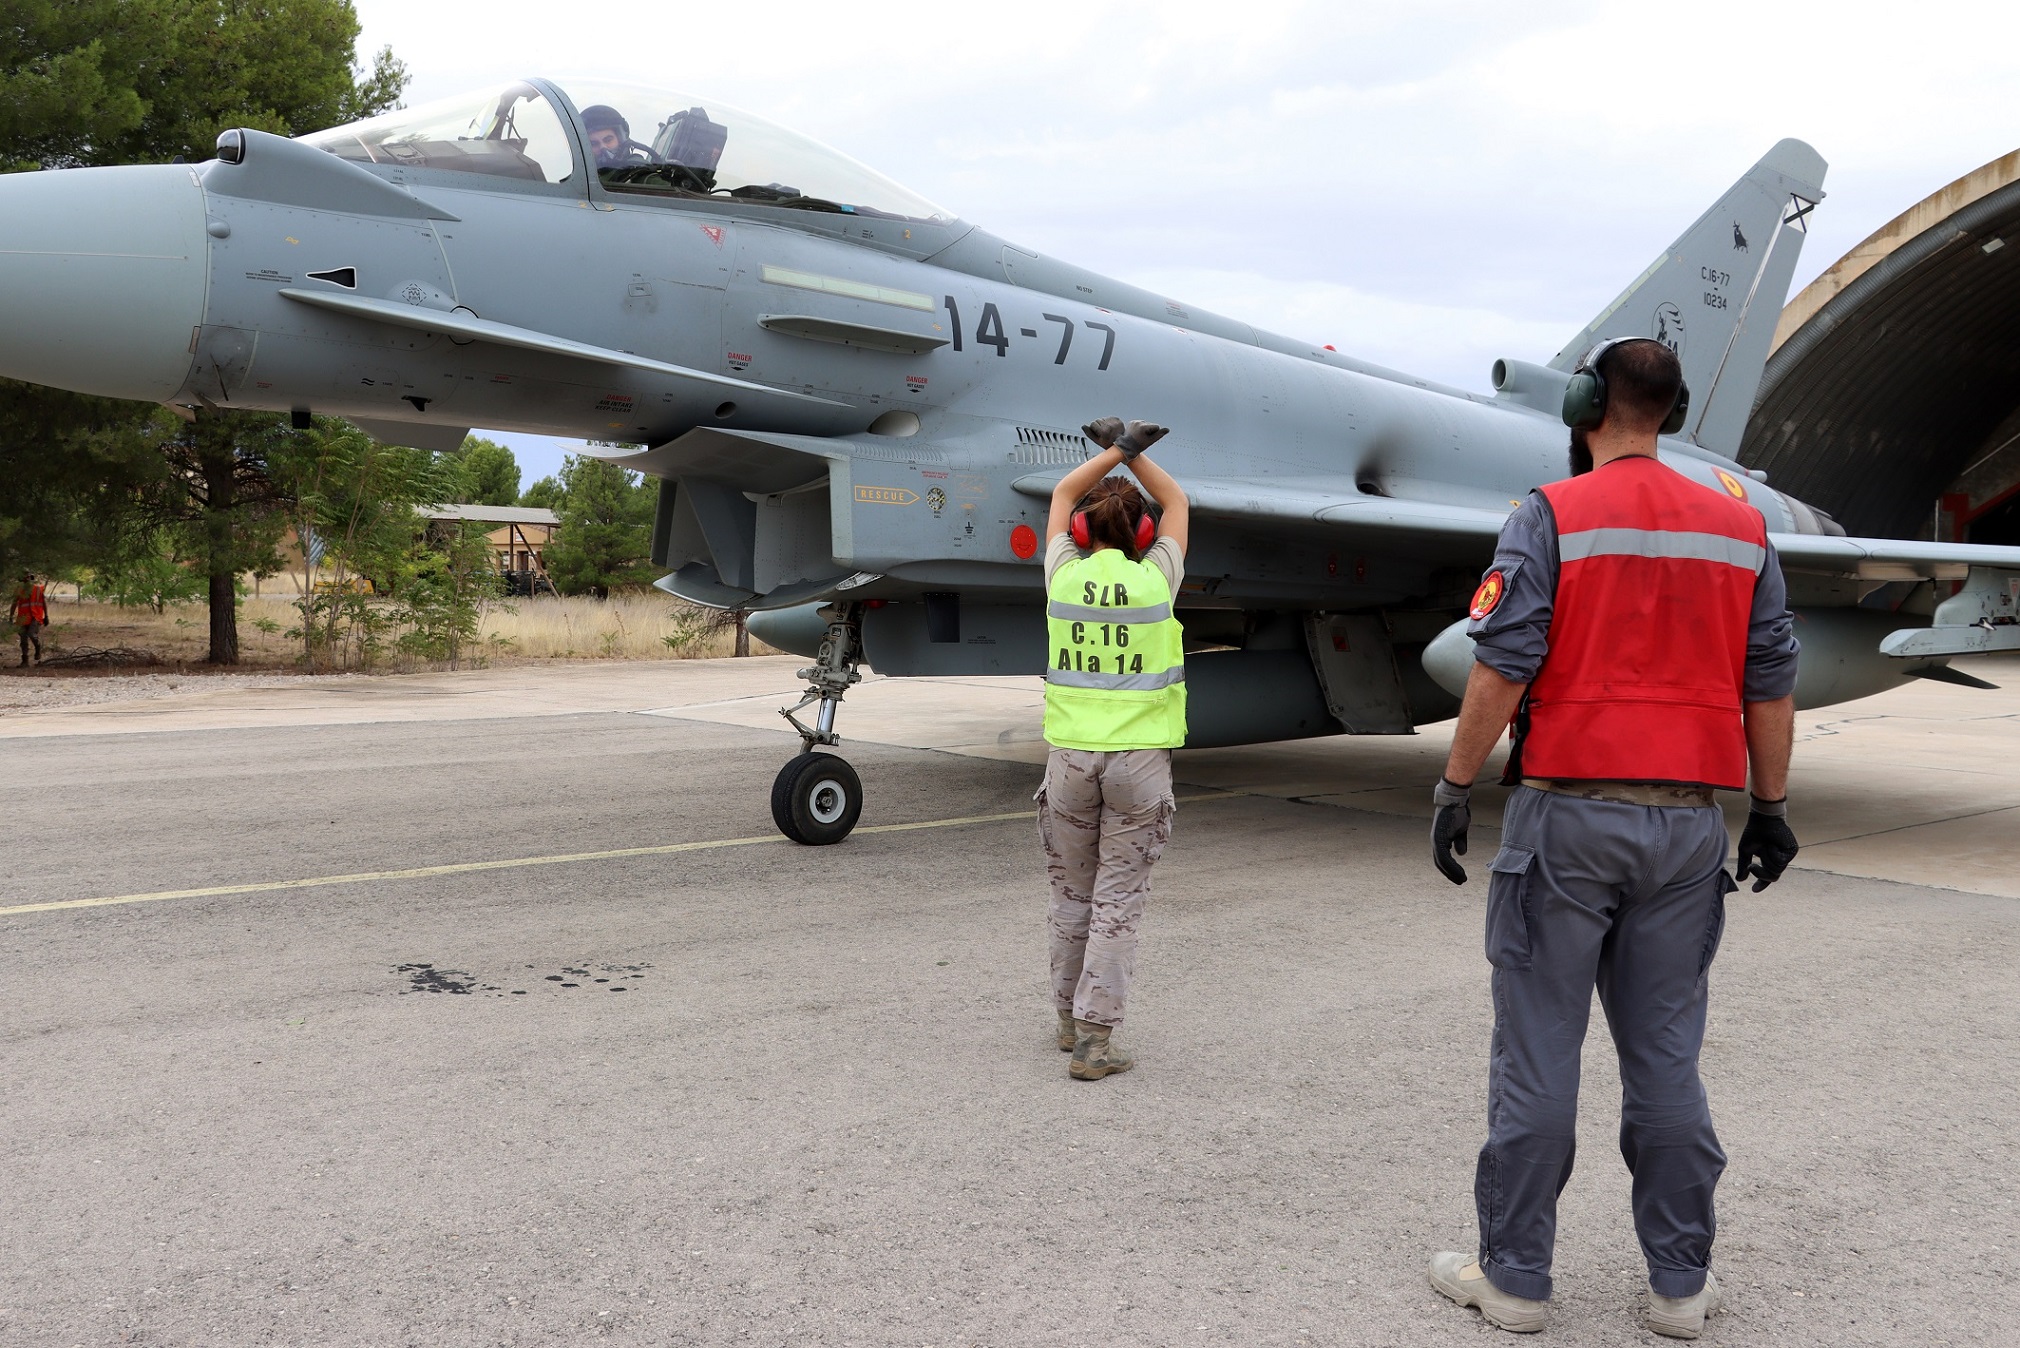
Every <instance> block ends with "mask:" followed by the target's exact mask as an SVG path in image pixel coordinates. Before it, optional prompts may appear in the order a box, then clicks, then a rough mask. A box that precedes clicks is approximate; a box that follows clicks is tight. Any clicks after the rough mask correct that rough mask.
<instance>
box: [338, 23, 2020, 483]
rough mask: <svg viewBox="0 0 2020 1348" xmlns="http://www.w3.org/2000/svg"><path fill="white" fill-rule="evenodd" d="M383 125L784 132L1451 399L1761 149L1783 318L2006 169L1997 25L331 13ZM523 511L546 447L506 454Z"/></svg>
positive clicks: (2013, 33) (2018, 118) (1526, 346)
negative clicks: (1785, 168)
mask: <svg viewBox="0 0 2020 1348" xmlns="http://www.w3.org/2000/svg"><path fill="white" fill-rule="evenodd" d="M357 8H358V13H359V16H360V17H361V19H362V20H363V21H364V35H363V37H362V38H361V39H360V48H361V50H365V51H372V50H376V49H377V48H378V47H380V46H382V45H387V44H390V45H391V46H392V47H393V50H394V52H395V53H396V54H397V55H398V56H399V57H400V58H401V59H402V60H404V61H405V62H406V63H407V65H408V67H409V69H410V70H411V71H412V73H413V83H412V84H411V85H410V87H409V89H408V93H407V102H408V103H409V104H415V103H420V102H424V101H427V100H430V99H434V98H439V97H442V96H444V95H449V94H454V93H457V92H460V91H462V90H466V89H470V88H475V87H478V86H481V85H485V84H490V83H496V82H502V81H504V80H508V79H512V78H514V77H517V76H523V75H547V76H550V77H553V78H555V79H557V80H559V81H560V82H561V83H562V84H563V86H564V87H565V86H566V84H567V77H568V76H569V75H571V74H572V75H577V76H585V75H587V76H602V77H606V78H612V79H620V78H621V79H627V80H633V81H638V82H642V83H651V84H660V85H665V86H667V87H669V88H673V89H677V90H680V91H682V92H692V93H693V94H695V95H697V96H698V97H699V98H700V100H701V101H703V102H706V101H707V99H709V98H715V99H718V100H720V101H722V102H726V103H730V104H733V105H737V106H740V107H743V108H745V109H748V110H749V111H751V112H755V113H759V114H762V115H764V116H768V117H771V118H772V119H774V120H776V121H779V122H783V123H785V124H786V125H788V126H791V127H793V128H794V129H796V130H798V131H801V132H803V133H805V134H808V135H811V136H813V137H814V138H816V139H818V140H822V141H826V142H827V143H828V144H830V145H833V146H835V147H837V148H838V149H841V150H843V151H845V152H846V153H848V154H850V155H853V156H854V157H856V158H857V159H860V160H862V161H864V162H865V163H867V164H869V165H870V166H871V167H873V168H876V169H879V170H881V171H882V172H884V173H886V174H888V175H889V176H891V177H893V178H895V179H897V180H898V181H899V182H900V183H903V184H904V185H905V186H907V187H910V188H911V189H913V190H914V191H916V192H919V193H921V194H923V195H924V196H926V197H928V198H931V199H932V200H934V201H936V202H938V203H939V204H940V205H941V206H943V207H945V208H946V209H948V210H949V211H951V212H952V213H954V214H956V215H958V216H960V217H962V218H963V219H966V220H970V221H973V222H974V223H976V224H979V225H982V226H984V227H985V228H988V229H990V230H992V231H993V232H995V233H997V234H1000V235H1002V236H1003V237H1005V238H1008V239H1010V240H1013V241H1015V242H1017V243H1020V244H1023V245H1025V246H1027V247H1031V248H1035V249H1036V250H1038V251H1040V252H1044V253H1050V254H1052V255H1054V256H1057V257H1061V258H1064V259H1067V260H1069V261H1072V262H1076V263H1079V264H1081V265H1083V266H1087V267H1091V268H1093V269H1094V270H1096V271H1100V272H1104V273H1106V274H1108V275H1111V276H1115V277H1118V278H1121V279H1123V280H1127V281H1132V282H1135V283H1136V284H1139V285H1142V286H1146V287H1149V288H1150V289H1153V290H1159V291H1162V292H1164V293H1166V294H1168V295H1169V296H1171V297H1172V298H1174V299H1177V300H1180V301H1182V302H1184V303H1187V304H1189V305H1195V306H1198V307H1200V308H1206V309H1213V310H1218V311H1220V312H1222V313H1225V314H1228V315H1230V316H1233V317H1236V318H1240V319H1243V320H1245V321H1248V322H1251V323H1254V324H1256V325H1258V326H1260V327H1264V328H1269V329H1273V330H1275V331H1278V332H1282V333H1286V334H1289V335H1291V336H1295V337H1299V338H1303V339H1307V340H1310V341H1314V342H1331V343H1333V344H1334V345H1336V346H1337V347H1339V349H1340V350H1342V351H1345V352H1349V353H1351V354H1353V355H1357V356H1360V357H1362V358H1364V359H1368V360H1373V361H1376V362H1379V363H1381V364H1384V365H1390V366H1395V367H1398V368H1401V369H1404V370H1408V371H1411V372H1413V373H1417V374H1422V375H1426V376H1429V377H1432V378H1436V379H1440V380H1443V381H1446V382H1449V383H1453V384H1457V385H1460V386H1462V387H1467V388H1480V389H1484V388H1486V386H1487V370H1488V367H1489V366H1490V365H1491V364H1492V363H1493V361H1494V358H1495V357H1497V356H1504V355H1505V356H1515V357H1520V358H1524V359H1530V360H1539V361H1541V360H1548V359H1549V358H1550V357H1551V356H1552V355H1553V354H1555V352H1556V351H1557V349H1558V348H1559V347H1560V346H1561V345H1563V343H1564V342H1565V341H1567V340H1569V339H1570V337H1571V336H1572V335H1573V334H1575V333H1576V332H1577V331H1578V330H1579V329H1580V328H1581V327H1582V326H1583V325H1584V324H1585V322H1586V321H1587V320H1588V319H1590V318H1591V317H1592V315H1594V314H1595V313H1597V312H1598V311H1599V310H1600V309H1601V308H1603V307H1604V306H1605V305H1606V304H1607V303H1608V302H1609V301H1610V300H1611V299H1612V298H1613V297H1614V295H1616V294H1617V293H1618V292H1619V291H1620V290H1621V289H1622V287H1624V286H1625V285H1626V284H1627V282H1628V281H1630V280H1632V279H1633V278H1634V277H1635V276H1636V275H1638V274H1639V273H1640V271H1641V270H1642V268H1643V267H1645V266H1646V265H1647V264H1648V263H1649V262H1650V261H1652V260H1653V259H1654V257H1655V256H1656V254H1657V253H1659V252H1660V251H1661V250H1662V249H1663V248H1664V247H1666V246H1667V245H1668V244H1669V243H1670V241H1671V240H1673V239H1674V238H1675V237H1676V236H1677V235H1678V234H1680V233H1681V232H1682V231H1683V229H1684V228H1685V227H1686V226H1687V225H1689V224H1690V222H1691V221H1692V220H1694V219H1695V218H1696V217H1697V215H1698V214H1699V213H1700V212H1701V211H1703V210H1704V208H1705V207H1707V206H1709V205H1710V204H1711V203H1712V202H1713V201H1714V200H1716V199H1717V198H1718V196H1719V195H1720V194H1721V193H1722V192H1723V191H1724V189H1725V188H1726V187H1727V186H1728V185H1730V184H1731V182H1732V181H1733V180H1734V179H1735V178H1737V177H1739V176H1740V175H1741V174H1742V173H1744V172H1745V171H1746V169H1747V168H1748V167H1749V166H1751V165H1752V164H1753V162H1754V161H1755V160H1756V159H1758V158H1759V157H1760V156H1761V155H1762V154H1763V153H1764V152H1765V151H1766V150H1767V148H1768V147H1769V146H1770V145H1772V144H1773V143H1774V142H1775V141H1776V140H1779V139H1780V138H1781V137H1783V136H1796V137H1800V138H1801V139H1803V140H1807V141H1808V142H1810V143H1811V144H1812V145H1814V146H1816V148H1817V149H1818V150H1819V151H1820V152H1821V153H1822V154H1823V156H1824V158H1825V159H1826V160H1828V161H1829V162H1830V166H1831V168H1830V174H1829V176H1828V178H1827V179H1826V180H1825V188H1826V191H1827V192H1828V193H1829V196H1828V199H1827V200H1826V201H1825V202H1824V204H1823V205H1822V206H1821V207H1820V208H1819V209H1818V210H1817V212H1816V214H1815V215H1814V216H1813V217H1812V219H1813V222H1814V224H1813V228H1812V229H1811V232H1810V235H1809V240H1808V242H1807V244H1806V245H1805V248H1804V253H1803V256H1802V259H1801V264H1800V266H1799V267H1798V270H1797V273H1796V286H1797V288H1800V287H1801V286H1802V285H1803V284H1805V283H1806V282H1808V281H1809V280H1810V279H1811V278H1812V277H1814V276H1815V275H1816V274H1817V273H1818V272H1820V271H1822V270H1823V269H1824V268H1826V267H1828V266H1829V265H1830V264H1831V263H1832V262H1834V261H1835V260H1836V259H1837V258H1838V257H1839V256H1841V255H1842V254H1843V253H1845V252H1846V251H1847V250H1848V249H1850V248H1851V247H1852V246H1853V245H1854V244H1856V243H1857V242H1858V241H1859V240H1860V239H1862V238H1864V237H1865V236H1866V235H1868V234H1870V233H1871V232H1872V231H1873V230H1875V229H1876V228H1878V227H1879V226H1881V225H1882V224H1884V223H1886V222H1887V221H1888V220H1889V219H1891V218H1892V217H1894V216H1895V215H1897V214H1899V213H1900V212H1901V211H1903V210H1905V209H1907V208H1908V207H1909V206H1911V205H1913V204H1914V203H1915V202H1917V201H1919V200H1920V199H1921V198H1923V197H1924V196H1926V195H1928V194H1929V193H1930V192H1932V191H1934V190H1935V189H1936V188H1939V187H1941V186H1942V185H1943V184H1945V183H1947V182H1950V181H1951V180H1953V179H1955V178H1957V177H1959V176H1961V175H1963V174H1965V173H1967V172H1969V171H1970V170H1972V169H1974V168H1976V167H1978V166H1979V165H1980V164H1982V163H1985V162H1986V161H1987V160H1990V159H1994V158H1997V157H1998V156H2000V155H2002V154H2005V153H2007V152H2008V151H2010V150H2012V149H2014V148H2015V147H2016V146H2020V5H2015V4H2013V3H2011V0H2007V3H2001V4H1993V3H1975V2H1974V3H1943V2H1942V0H1935V2H1933V3H1923V4H1920V5H1915V6H1907V7H1904V6H1901V5H1898V4H1888V5H1885V6H1880V5H1864V4H1858V3H1849V4H1837V5H1831V6H1823V5H1818V4H1815V3H1808V4H1796V3H1786V2H1785V0H1754V2H1752V3H1724V2H1723V0H1716V2H1713V0H1676V2H1675V3H1670V4H1661V5H1648V4H1636V5H1631V6H1630V5H1625V4H1607V5H1602V4H1591V3H1551V2H1550V0H1542V2H1540V3H1528V4H1510V3H1507V0H1496V2H1495V3H1472V2H1471V0H1455V2H1453V3H1432V2H1427V0H1418V2H1417V3H1412V4H1408V5H1397V4H1392V3H1390V4H1382V5H1380V6H1375V5H1362V4H1355V3H1345V4H1342V3H1339V0H1332V3H1314V4H1301V3H1274V2H1272V0H1243V2H1242V3H1237V4H1227V3H1214V4H1204V3H1191V2H1190V0H1161V2H1160V3H1156V4H1136V3H1104V2H1103V0H1064V2H1061V0H1023V3H1020V4H1017V5H931V4H920V3H916V2H915V3H908V4H885V3H878V2H877V0H857V3H854V4H850V5H847V6H840V5H834V4H832V3H815V4H808V3H799V2H798V0H769V2H768V3H764V4H756V5H746V4H716V5H699V4H668V3H665V0H655V2H653V3H643V2H641V0H596V3H594V4H577V5H560V6H558V5H554V4H552V3H543V4H532V3H523V2H522V0H491V3H488V4H482V5H480V4H473V3H456V4H449V3H441V2H440V0H432V2H431V3H426V4H421V3H414V0H357ZM505 438H507V439H509V440H510V442H511V443H512V444H513V445H514V448H515V450H516V451H517V452H518V455H519V458H520V461H521V463H522V464H523V465H524V467H525V470H526V472H525V481H526V482H528V483H530V482H531V481H532V480H533V479H534V478H536V477H538V476H540V475H541V474H543V473H548V472H552V471H554V470H555V469H556V468H557V467H558V466H559V463H560V457H561V454H562V453H563V452H564V451H565V449H566V448H567V447H568V446H567V445H566V444H565V443H564V442H560V441H552V440H549V439H547V438H545V437H539V436H519V435H514V436H510V437H505Z"/></svg>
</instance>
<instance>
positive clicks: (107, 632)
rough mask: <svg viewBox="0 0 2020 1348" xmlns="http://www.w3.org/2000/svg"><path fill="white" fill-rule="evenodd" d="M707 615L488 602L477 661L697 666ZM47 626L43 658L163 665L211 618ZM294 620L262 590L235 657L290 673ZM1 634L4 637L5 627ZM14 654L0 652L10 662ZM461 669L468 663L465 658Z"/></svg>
mask: <svg viewBox="0 0 2020 1348" xmlns="http://www.w3.org/2000/svg"><path fill="white" fill-rule="evenodd" d="M709 613H710V611H709V610H706V609H699V608H696V607H695V606H693V605H691V604H685V603H682V602H681V601H680V600H677V599H674V598H673V597H671V596H670V595H664V594H660V593H658V592H657V591H654V592H652V593H650V594H628V595H617V596H615V597H613V598H611V599H608V600H603V601H598V600H595V599H589V598H585V597H576V598H556V597H555V596H552V595H543V596H541V597H539V598H537V599H514V600H510V601H507V602H506V603H505V604H502V605H498V604H494V605H493V606H491V607H490V608H489V610H488V611H487V612H486V613H485V615H484V622H483V626H482V629H481V636H482V641H481V645H480V648H479V650H477V651H476V652H473V654H474V655H475V656H476V657H477V661H476V662H478V663H489V664H494V665H500V664H515V663H518V662H520V661H531V660H672V659H704V658H709V657H714V656H726V655H732V654H734V653H735V646H736V632H735V629H734V628H723V629H720V630H714V631H711V630H708V627H709V623H708V618H709ZM49 617H50V620H51V621H50V626H49V630H48V631H46V632H44V633H43V636H42V642H43V648H44V649H45V650H46V651H47V652H48V653H49V654H52V655H60V654H62V653H63V652H65V651H76V650H80V649H82V648H84V647H91V646H95V647H101V648H112V647H118V646H128V647H134V648H138V649H144V650H150V651H153V652H154V653H156V654H157V655H159V656H160V657H161V659H162V661H163V663H164V664H167V665H173V666H186V665H187V666H194V665H199V664H201V663H202V661H203V658H204V656H205V655H206V654H207V653H208V651H209V646H210V619H209V617H208V615H207V613H206V610H205V608H204V606H203V605H202V604H180V605H176V606H173V607H171V608H169V609H168V610H167V611H166V612H164V613H161V614H159V615H157V614H154V613H151V612H149V611H148V610H147V609H144V608H120V607H118V606H117V605H114V604H104V603H98V602H96V601H86V602H83V603H79V602H77V601H76V600H75V599H74V598H71V597H69V596H67V595H57V596H54V597H53V599H52V602H51V604H50V611H49ZM300 622H301V614H300V613H299V612H297V611H296V609H295V606H294V603H293V601H292V598H291V597H290V596H288V595H287V594H284V593H283V594H273V593H268V594H265V595H262V596H259V597H257V598H255V597H253V596H250V595H248V596H247V597H246V598H245V600H244V601H243V602H242V603H241V605H240V607H239V623H238V633H239V654H240V657H241V659H242V660H243V662H244V664H245V665H246V666H247V667H250V668H253V669H292V668H295V667H297V666H299V664H300V663H301V654H302V648H301V641H300V639H299V638H297V639H295V640H293V641H290V640H288V638H287V637H286V636H285V633H286V632H287V631H288V629H289V628H291V627H295V626H297V625H298V624H299V623H300ZM0 635H4V636H5V637H8V638H11V637H12V635H13V629H12V628H7V629H5V630H4V632H0ZM751 653H752V654H753V655H773V654H776V652H774V651H773V650H772V649H771V648H770V647H769V646H766V645H765V644H764V643H763V642H761V641H757V640H753V641H752V642H751ZM14 658H15V656H14V651H13V649H12V643H11V641H10V642H9V644H8V649H7V650H5V651H0V660H4V661H5V662H6V663H10V664H11V663H12V661H13V659H14ZM463 663H470V662H469V661H465V662H463Z"/></svg>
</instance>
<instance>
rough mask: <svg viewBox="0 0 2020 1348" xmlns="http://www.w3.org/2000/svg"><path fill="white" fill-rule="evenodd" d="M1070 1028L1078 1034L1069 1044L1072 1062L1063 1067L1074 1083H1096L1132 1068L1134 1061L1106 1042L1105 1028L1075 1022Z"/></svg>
mask: <svg viewBox="0 0 2020 1348" xmlns="http://www.w3.org/2000/svg"><path fill="white" fill-rule="evenodd" d="M1073 1027H1074V1028H1075V1029H1076V1030H1078V1031H1079V1032H1080V1033H1079V1036H1078V1037H1077V1038H1075V1039H1074V1041H1073V1061H1072V1062H1070V1063H1068V1064H1066V1074H1067V1075H1068V1076H1070V1077H1072V1078H1073V1079H1074V1080H1075V1081H1099V1080H1101V1078H1103V1077H1105V1076H1108V1075H1110V1074H1111V1073H1114V1072H1127V1071H1128V1070H1129V1069H1130V1068H1132V1067H1134V1066H1136V1059H1134V1058H1132V1057H1130V1056H1129V1055H1128V1054H1127V1053H1124V1052H1123V1051H1122V1050H1121V1049H1118V1048H1116V1047H1115V1046H1114V1045H1113V1044H1111V1043H1109V1042H1108V1035H1109V1027H1108V1026H1106V1025H1096V1024H1095V1023H1094V1022H1093V1021H1091V1020H1076V1021H1074V1022H1073Z"/></svg>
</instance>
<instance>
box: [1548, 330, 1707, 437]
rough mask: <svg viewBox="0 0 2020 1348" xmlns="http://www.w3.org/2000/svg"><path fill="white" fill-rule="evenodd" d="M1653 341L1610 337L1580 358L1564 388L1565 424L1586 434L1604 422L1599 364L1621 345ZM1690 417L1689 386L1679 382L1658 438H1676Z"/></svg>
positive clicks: (1604, 403)
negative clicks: (1684, 421)
mask: <svg viewBox="0 0 2020 1348" xmlns="http://www.w3.org/2000/svg"><path fill="white" fill-rule="evenodd" d="M1654 340H1655V339H1654V338H1653V337H1609V338H1607V339H1606V340H1605V341H1603V342H1600V343H1599V344H1598V345H1596V346H1594V347H1593V348H1592V349H1591V350H1590V351H1587V352H1586V353H1585V354H1584V355H1583V356H1581V357H1579V360H1578V365H1577V368H1575V369H1574V370H1572V372H1571V382H1570V383H1568V384H1566V385H1565V386H1564V424H1565V425H1567V426H1571V427H1575V428H1577V429H1580V430H1587V431H1589V430H1591V429H1592V428H1593V427H1594V426H1597V425H1598V424H1599V423H1600V422H1602V421H1604V420H1606V377H1605V376H1604V375H1602V374H1600V373H1599V362H1600V361H1601V360H1603V359H1604V358H1605V356H1606V353H1607V352H1609V351H1611V350H1612V349H1613V348H1614V347H1616V346H1619V345H1621V344H1622V343H1625V342H1652V341H1654ZM1689 415H1690V385H1688V384H1685V383H1683V382H1681V381H1678V383H1677V386H1676V401H1675V402H1674V403H1671V404H1670V408H1669V415H1668V416H1666V417H1664V418H1663V419H1662V426H1661V428H1660V430H1659V431H1658V434H1661V435H1675V434H1676V433H1677V432H1678V431H1680V430H1682V429H1683V419H1684V418H1685V417H1687V416H1689Z"/></svg>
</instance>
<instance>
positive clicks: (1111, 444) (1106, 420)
mask: <svg viewBox="0 0 2020 1348" xmlns="http://www.w3.org/2000/svg"><path fill="white" fill-rule="evenodd" d="M1080 429H1081V430H1082V431H1084V432H1086V434H1087V438H1088V439H1089V440H1092V441H1093V442H1094V443H1095V444H1097V445H1100V446H1101V447H1102V448H1103V449H1114V448H1115V442H1116V441H1117V440H1118V439H1120V438H1121V437H1122V418H1121V417H1101V418H1098V419H1097V420H1094V421H1090V422H1088V423H1087V424H1086V425H1085V426H1082V427H1081V428H1080Z"/></svg>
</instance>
